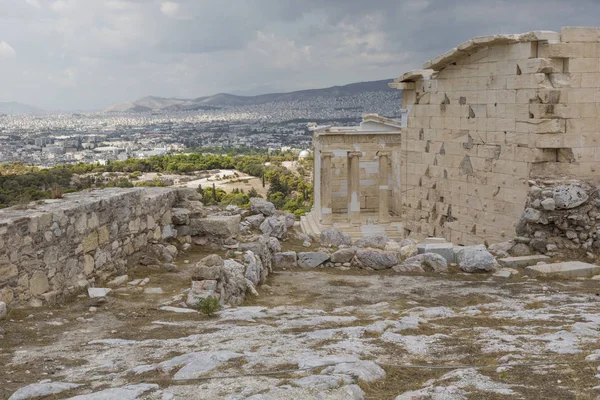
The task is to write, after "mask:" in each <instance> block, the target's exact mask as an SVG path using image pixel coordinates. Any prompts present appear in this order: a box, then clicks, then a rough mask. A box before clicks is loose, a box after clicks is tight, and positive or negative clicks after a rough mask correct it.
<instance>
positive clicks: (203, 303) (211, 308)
mask: <svg viewBox="0 0 600 400" xmlns="http://www.w3.org/2000/svg"><path fill="white" fill-rule="evenodd" d="M194 308H195V309H197V310H198V311H201V312H203V313H204V314H206V315H208V316H209V317H213V316H214V315H215V313H216V312H217V311H219V310H220V309H221V304H219V300H217V299H216V298H214V297H212V296H208V297H202V298H199V299H198V300H197V301H196V304H195V307H194Z"/></svg>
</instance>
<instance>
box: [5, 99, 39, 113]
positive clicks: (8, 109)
mask: <svg viewBox="0 0 600 400" xmlns="http://www.w3.org/2000/svg"><path fill="white" fill-rule="evenodd" d="M42 113H44V110H42V109H41V108H38V107H34V106H29V105H27V104H21V103H15V102H14V101H13V102H9V103H2V102H0V114H11V115H31V114H42Z"/></svg>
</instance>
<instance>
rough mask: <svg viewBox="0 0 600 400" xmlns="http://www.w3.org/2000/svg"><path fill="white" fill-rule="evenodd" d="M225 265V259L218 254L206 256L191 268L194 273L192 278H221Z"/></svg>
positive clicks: (200, 279) (197, 279) (198, 279)
mask: <svg viewBox="0 0 600 400" xmlns="http://www.w3.org/2000/svg"><path fill="white" fill-rule="evenodd" d="M223 265H224V261H223V259H222V258H221V257H219V256H218V255H216V254H211V255H210V256H208V257H204V258H203V259H202V260H200V261H198V262H197V263H196V265H194V266H193V267H192V268H191V271H190V273H191V275H192V280H194V281H202V280H217V279H221V277H222V276H223Z"/></svg>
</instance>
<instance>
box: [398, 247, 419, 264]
mask: <svg viewBox="0 0 600 400" xmlns="http://www.w3.org/2000/svg"><path fill="white" fill-rule="evenodd" d="M417 254H419V249H418V248H417V246H416V245H415V244H412V243H411V244H408V245H406V246H402V247H401V248H400V258H401V259H402V260H406V259H408V258H411V257H414V256H416V255H417Z"/></svg>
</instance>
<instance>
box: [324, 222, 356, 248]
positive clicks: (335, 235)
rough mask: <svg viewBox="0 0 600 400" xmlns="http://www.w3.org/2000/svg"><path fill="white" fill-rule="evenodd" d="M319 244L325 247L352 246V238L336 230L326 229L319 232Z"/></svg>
mask: <svg viewBox="0 0 600 400" xmlns="http://www.w3.org/2000/svg"><path fill="white" fill-rule="evenodd" d="M321 243H322V244H323V245H325V246H327V245H332V246H342V245H346V246H350V245H352V238H351V237H350V235H348V234H346V233H343V232H342V231H340V230H339V229H337V228H333V227H331V228H327V229H324V230H323V231H322V232H321Z"/></svg>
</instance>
